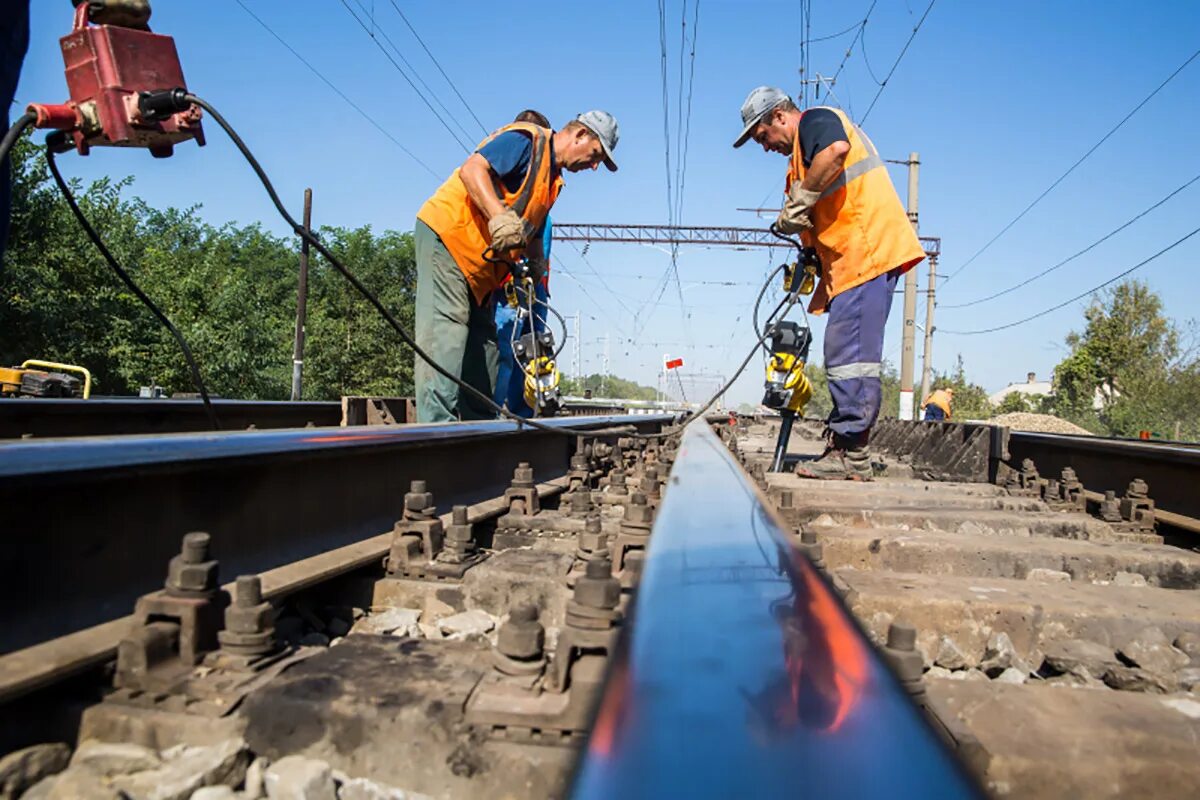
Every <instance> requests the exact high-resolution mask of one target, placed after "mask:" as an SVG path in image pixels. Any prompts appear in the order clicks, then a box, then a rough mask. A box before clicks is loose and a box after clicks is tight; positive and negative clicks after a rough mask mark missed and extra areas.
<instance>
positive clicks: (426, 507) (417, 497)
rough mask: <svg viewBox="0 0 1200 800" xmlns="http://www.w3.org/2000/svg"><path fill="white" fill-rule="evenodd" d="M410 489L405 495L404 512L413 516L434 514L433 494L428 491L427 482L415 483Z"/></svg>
mask: <svg viewBox="0 0 1200 800" xmlns="http://www.w3.org/2000/svg"><path fill="white" fill-rule="evenodd" d="M409 489H410V490H409V492H408V493H407V494H405V495H404V510H405V511H407V512H409V513H412V514H431V513H433V510H434V505H433V492H430V491H426V485H425V481H413V482H412V484H411V485H410V487H409Z"/></svg>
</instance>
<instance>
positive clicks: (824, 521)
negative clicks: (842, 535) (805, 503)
mask: <svg viewBox="0 0 1200 800" xmlns="http://www.w3.org/2000/svg"><path fill="white" fill-rule="evenodd" d="M808 525H809V527H810V528H832V527H834V526H836V525H837V523H836V522H834V521H833V517H831V516H829V515H828V514H822V515H821V516H819V517H817V518H816V519H814V520H813V521H812V522H810V523H808Z"/></svg>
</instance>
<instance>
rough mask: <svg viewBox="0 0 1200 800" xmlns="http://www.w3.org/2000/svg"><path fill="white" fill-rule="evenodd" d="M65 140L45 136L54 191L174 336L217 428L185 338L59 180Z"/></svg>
mask: <svg viewBox="0 0 1200 800" xmlns="http://www.w3.org/2000/svg"><path fill="white" fill-rule="evenodd" d="M65 140H66V136H65V134H63V133H61V132H60V133H52V134H50V135H49V136H47V137H46V165H47V166H49V167H50V174H51V175H53V176H54V182H55V183H56V184H58V190H59V191H60V192H62V195H63V197H64V198H65V199H66V201H67V205H68V206H69V207H70V208H71V213H72V214H74V215H75V219H76V220H78V221H79V226H80V227H81V228H83V232H84V233H86V234H87V237H88V238H89V239H90V240H91V241H92V244H93V245H95V246H96V249H97V250H99V251H100V255H101V256H103V257H104V260H105V262H106V263H107V264H108V266H109V269H111V270H112V271H113V272H115V273H116V274H117V277H118V278H120V279H121V282H122V283H124V284H125V285H126V286H127V287H128V288H129V291H131V292H133V293H134V295H135V296H136V297H137V299H138V300H140V301H142V304H143V305H145V306H146V308H148V309H150V313H151V314H153V315H154V316H155V317H156V318H157V319H158V321H159V322H161V323H162V324H163V327H165V328H166V329H167V330H168V331H169V332H170V334H171V336H172V337H173V338H174V339H175V343H176V344H178V345H179V349H180V350H181V351H183V358H184V360H185V361H186V362H187V365H188V371H189V372H190V373H191V377H192V383H193V384H194V385H195V387H196V391H197V392H199V393H200V399H201V400H202V401H204V413H205V414H206V415H207V416H208V422H209V424H210V425H211V426H212V429H213V430H215V431H219V430H221V423H220V422H219V421H218V420H217V412H216V411H215V410H214V409H213V404H212V400H210V399H209V396H208V389H207V388H206V387H205V385H204V379H203V378H202V377H201V376H200V368H199V367H198V366H197V365H196V358H195V356H193V355H192V348H190V347H188V343H187V340H186V339H184V338H183V334H181V333H180V332H179V329H178V328H176V327H175V325H174V324H172V322H171V320H170V319H168V318H167V315H166V314H164V313H163V311H162V309H160V308H159V307H158V306H157V305H156V304H155V302H154V301H153V300H151V299H150V297H149V295H147V294H146V293H145V292H144V291H142V288H141V287H140V286H138V285H137V283H136V282H135V281H134V280H133V278H132V277H131V276H130V274H129V273H128V272H126V271H125V270H124V268H122V267H121V265H120V263H118V262H117V259H116V258H115V257H114V256H113V254H112V252H110V251H109V249H108V246H107V245H105V244H104V240H103V239H101V238H100V234H99V233H97V232H96V229H95V228H94V227H92V223H91V222H89V221H88V218H87V217H86V216H85V215H84V213H83V209H81V208H80V207H79V203H77V202H76V201H75V195H74V194H72V192H71V187H70V186H68V185H67V182H66V181H65V180H63V176H62V173H61V172H59V170H58V164H57V162H56V161H55V160H54V153H55V150H56V149H58V148H59V147H62V146H63V144H62V143H63V142H65Z"/></svg>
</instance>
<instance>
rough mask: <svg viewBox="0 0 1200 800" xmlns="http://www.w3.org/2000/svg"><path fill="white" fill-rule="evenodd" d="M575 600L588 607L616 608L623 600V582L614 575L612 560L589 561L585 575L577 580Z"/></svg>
mask: <svg viewBox="0 0 1200 800" xmlns="http://www.w3.org/2000/svg"><path fill="white" fill-rule="evenodd" d="M574 598H575V602H576V603H579V605H581V606H587V607H588V608H616V607H617V603H619V602H620V600H621V583H620V581H618V580H617V579H616V578H614V577H613V575H612V562H611V561H609V560H608V559H597V560H595V561H589V562H587V567H586V568H585V572H584V574H583V577H581V578H579V579H578V580H576V581H575V594H574Z"/></svg>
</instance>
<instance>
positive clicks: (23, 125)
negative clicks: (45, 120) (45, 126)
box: [0, 111, 37, 163]
mask: <svg viewBox="0 0 1200 800" xmlns="http://www.w3.org/2000/svg"><path fill="white" fill-rule="evenodd" d="M36 121H37V114H34V113H33V112H32V111H26V112H25V113H24V114H22V115H21V116H19V117H17V121H16V122H14V123H13V124H12V127H11V128H9V129H8V132H7V133H5V134H4V138H3V139H0V163H3V162H4V159H6V158H8V154H9V153H10V152H11V151H12V149H13V147H14V146H16V144H17V140H18V139H20V138H21V134H23V133H24V132H25V130H26V129H27V128H31V127H33V123H35V122H36Z"/></svg>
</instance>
